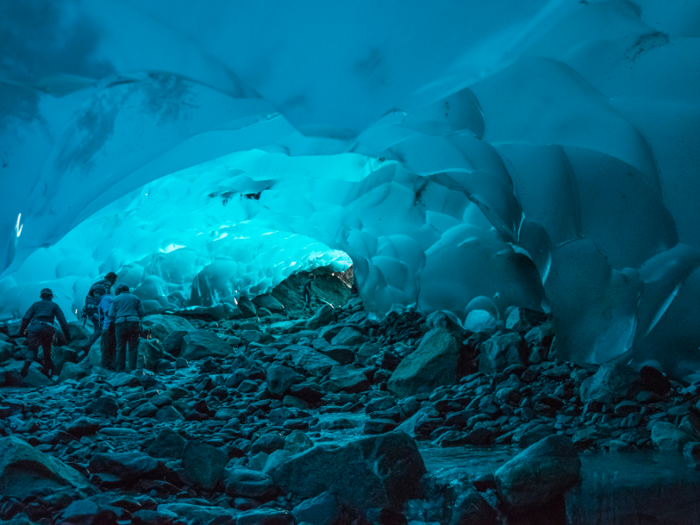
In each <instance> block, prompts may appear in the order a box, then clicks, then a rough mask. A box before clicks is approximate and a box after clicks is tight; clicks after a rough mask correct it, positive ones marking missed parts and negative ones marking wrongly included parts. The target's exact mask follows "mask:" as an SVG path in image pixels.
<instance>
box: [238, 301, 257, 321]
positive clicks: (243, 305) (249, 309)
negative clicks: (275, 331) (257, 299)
mask: <svg viewBox="0 0 700 525" xmlns="http://www.w3.org/2000/svg"><path fill="white" fill-rule="evenodd" d="M238 310H239V311H240V312H241V315H242V316H243V318H244V319H250V318H252V317H257V315H258V313H257V310H256V309H255V304H253V301H251V300H250V299H248V298H247V297H241V298H239V299H238Z"/></svg>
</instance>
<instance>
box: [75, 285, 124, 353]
mask: <svg viewBox="0 0 700 525" xmlns="http://www.w3.org/2000/svg"><path fill="white" fill-rule="evenodd" d="M115 282H117V274H116V273H114V272H109V273H108V274H107V275H105V278H104V279H100V280H99V281H97V282H96V283H95V284H93V285H92V286H91V287H90V291H89V292H88V294H87V296H86V297H85V306H84V307H83V315H84V316H85V317H86V318H88V319H90V322H91V323H92V326H93V328H94V331H93V332H92V335H91V336H90V339H89V340H88V342H87V344H86V345H85V346H83V347H82V350H83V351H84V352H85V356H86V357H87V354H88V352H89V351H90V347H91V346H92V345H93V344H94V343H95V341H97V339H98V338H99V337H100V335H101V333H102V328H101V324H100V315H99V313H98V311H97V308H98V305H99V304H100V300H101V299H102V296H104V295H105V294H109V291H110V290H111V289H112V286H114V283H115Z"/></svg>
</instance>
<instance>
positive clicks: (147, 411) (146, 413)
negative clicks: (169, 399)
mask: <svg viewBox="0 0 700 525" xmlns="http://www.w3.org/2000/svg"><path fill="white" fill-rule="evenodd" d="M157 413H158V407H157V406H155V405H154V404H153V403H150V402H146V403H144V404H143V405H140V406H138V407H136V408H135V409H134V410H133V411H132V412H131V414H129V415H130V416H131V417H132V418H135V419H143V418H145V417H155V416H156V414H157Z"/></svg>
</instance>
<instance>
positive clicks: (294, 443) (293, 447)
mask: <svg viewBox="0 0 700 525" xmlns="http://www.w3.org/2000/svg"><path fill="white" fill-rule="evenodd" d="M313 446H314V443H313V441H311V439H309V437H308V436H307V435H306V434H304V433H303V432H302V431H301V430H294V431H292V433H291V434H289V435H288V436H287V437H286V438H285V439H284V450H286V451H288V452H291V453H292V454H298V453H299V452H304V451H305V450H309V449H310V448H312V447H313Z"/></svg>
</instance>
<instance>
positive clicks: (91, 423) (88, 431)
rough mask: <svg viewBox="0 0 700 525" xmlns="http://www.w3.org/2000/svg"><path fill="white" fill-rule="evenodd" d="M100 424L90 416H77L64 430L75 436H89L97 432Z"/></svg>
mask: <svg viewBox="0 0 700 525" xmlns="http://www.w3.org/2000/svg"><path fill="white" fill-rule="evenodd" d="M101 427H102V425H101V424H100V422H99V421H98V420H96V419H92V418H90V417H79V418H78V419H76V420H75V421H73V422H72V423H70V424H69V425H68V426H67V427H66V431H67V432H68V433H69V434H73V435H74V436H75V437H78V438H81V437H83V436H91V435H93V434H95V433H97V431H98V430H100V428H101Z"/></svg>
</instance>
